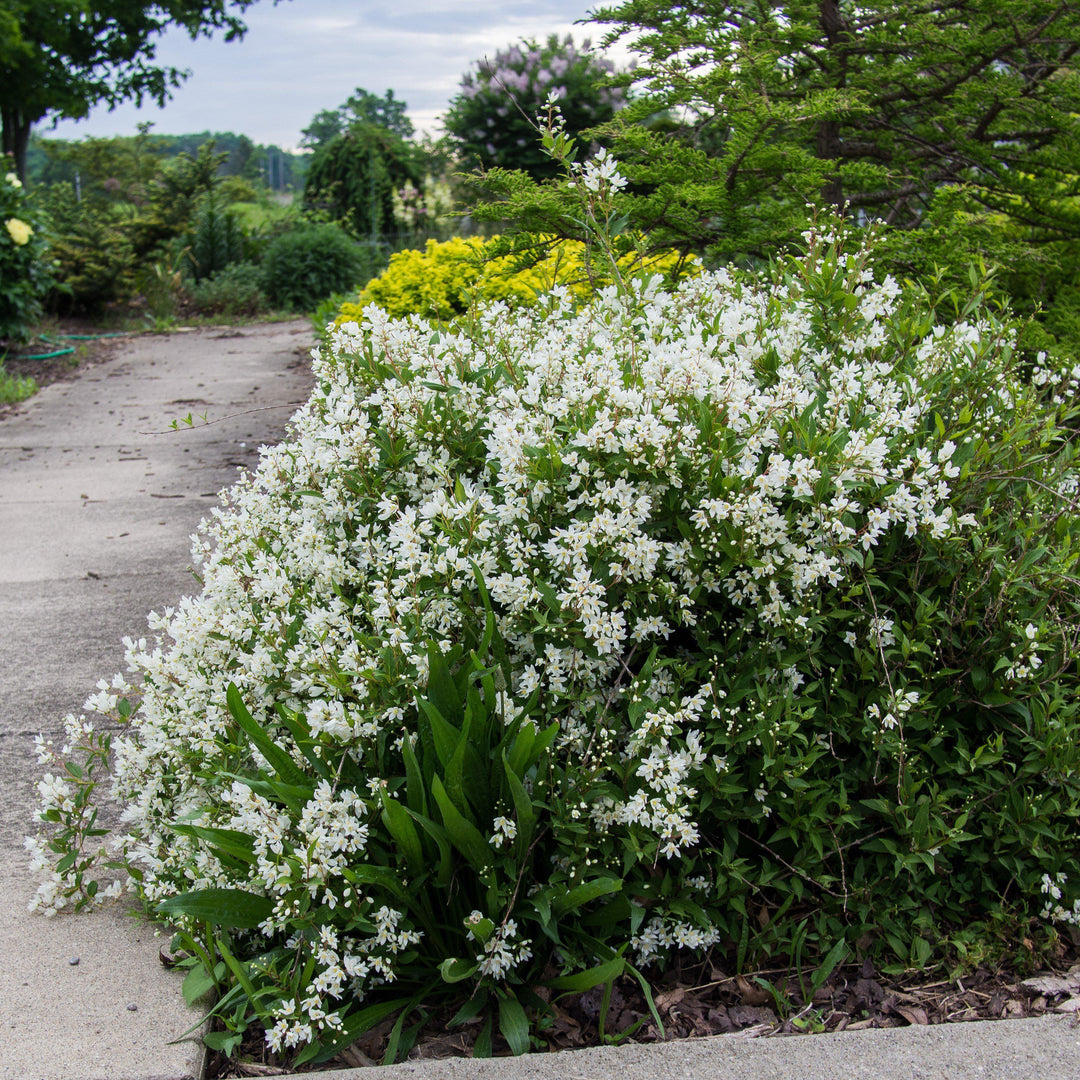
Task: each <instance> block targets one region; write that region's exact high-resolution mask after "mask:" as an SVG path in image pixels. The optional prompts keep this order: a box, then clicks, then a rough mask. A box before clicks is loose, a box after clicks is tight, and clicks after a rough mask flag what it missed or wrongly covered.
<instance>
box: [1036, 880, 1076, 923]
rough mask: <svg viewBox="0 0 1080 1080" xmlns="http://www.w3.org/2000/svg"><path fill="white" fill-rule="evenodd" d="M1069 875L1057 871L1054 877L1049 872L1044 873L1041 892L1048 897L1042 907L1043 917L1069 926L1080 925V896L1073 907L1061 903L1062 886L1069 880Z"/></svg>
mask: <svg viewBox="0 0 1080 1080" xmlns="http://www.w3.org/2000/svg"><path fill="white" fill-rule="evenodd" d="M1068 880H1069V879H1068V875H1067V874H1063V873H1057V874H1055V875H1054V877H1053V878H1051V877H1050V875H1049V874H1043V876H1042V887H1041V890H1040V891H1041V892H1042V893H1043V894H1044V895H1045V896H1047V897H1048V899H1047V901H1046V904H1045V905H1044V906H1043V909H1042V913H1041V914H1042V917H1043V918H1044V919H1049V920H1050V921H1051V922H1059V923H1065V924H1066V925H1069V926H1080V897H1078V898H1077V899H1076V900H1074V901H1073V906H1072V907H1071V908H1067V907H1065V906H1064V905H1063V904H1062V903H1061V897H1062V891H1061V887H1062V886H1063V885H1064V884H1065V882H1066V881H1068Z"/></svg>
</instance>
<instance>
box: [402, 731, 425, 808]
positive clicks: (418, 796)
mask: <svg viewBox="0 0 1080 1080" xmlns="http://www.w3.org/2000/svg"><path fill="white" fill-rule="evenodd" d="M401 756H402V757H403V758H404V759H405V802H406V804H407V805H408V807H409V809H410V810H415V811H416V813H418V814H426V813H427V812H428V807H427V789H426V786H425V784H424V774H423V772H422V771H421V769H420V762H418V761H417V760H416V751H415V750H414V749H413V746H412V742H411V741H410V740H409V737H408V736H407V735H406V736H405V738H404V740H402V743H401Z"/></svg>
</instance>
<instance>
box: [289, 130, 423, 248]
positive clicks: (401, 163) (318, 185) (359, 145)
mask: <svg viewBox="0 0 1080 1080" xmlns="http://www.w3.org/2000/svg"><path fill="white" fill-rule="evenodd" d="M423 182H424V170H423V162H422V161H421V158H420V154H419V152H418V151H417V149H416V148H415V147H413V146H410V145H409V144H408V143H406V142H405V141H404V139H402V138H401V137H400V136H398V135H396V134H394V133H393V132H392V131H389V130H388V129H386V128H384V127H382V126H380V125H379V124H374V123H368V122H366V121H357V122H356V123H354V124H353V125H352V126H351V127H350V128H349V129H348V130H347V131H346V132H345V133H344V134H342V135H338V136H336V137H335V138H333V139H331V140H330V141H329V142H328V143H326V144H325V145H324V146H323V147H322V148H321V149H320V150H318V151H316V153H315V156H314V158H313V159H312V162H311V166H310V168H309V169H308V175H307V183H306V185H305V187H304V201H305V203H306V204H307V205H309V206H318V207H320V208H322V209H323V210H325V211H326V212H328V213H329V214H330V215H331V217H333V218H335V219H336V220H339V221H342V222H344V223H346V224H348V225H349V227H350V228H351V229H352V230H353V231H354V232H355V233H356V234H357V235H358V236H368V235H371V236H378V235H380V234H382V233H394V232H397V231H398V228H399V224H398V222H397V221H396V218H395V211H394V193H395V191H397V190H399V189H401V188H403V187H405V186H413V185H420V186H423Z"/></svg>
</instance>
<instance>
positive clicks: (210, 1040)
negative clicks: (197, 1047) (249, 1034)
mask: <svg viewBox="0 0 1080 1080" xmlns="http://www.w3.org/2000/svg"><path fill="white" fill-rule="evenodd" d="M243 1039H244V1033H243V1032H242V1031H208V1032H207V1033H206V1034H205V1035H204V1036H203V1042H204V1043H205V1044H206V1045H207V1046H208V1047H209V1048H210V1049H211V1050H217V1051H218V1052H219V1053H221V1054H224V1055H225V1056H226V1057H232V1052H233V1051H234V1050H235V1049H236V1048H237V1046H239V1045H240V1043H241V1042H243Z"/></svg>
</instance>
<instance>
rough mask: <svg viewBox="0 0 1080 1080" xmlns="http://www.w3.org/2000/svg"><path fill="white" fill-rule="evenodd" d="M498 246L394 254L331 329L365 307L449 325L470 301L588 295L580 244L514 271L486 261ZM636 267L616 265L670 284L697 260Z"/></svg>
mask: <svg viewBox="0 0 1080 1080" xmlns="http://www.w3.org/2000/svg"><path fill="white" fill-rule="evenodd" d="M497 240H498V237H492V238H491V239H487V240H485V239H483V238H481V237H475V236H474V237H469V238H468V239H465V238H463V237H455V238H454V239H452V240H447V241H445V242H442V243H439V242H438V241H435V240H429V241H428V242H427V247H426V248H425V250H424V251H399V252H398V253H397V254H396V255H392V256H391V257H390V265H389V267H387V269H386V270H385V271H384V273H383V274H381V275H380V276H379V277H377V278H373V279H372V280H371V281H369V282H368V283H367V285H366V286H365V287H364V289H363V291H362V292H361V293H360V295H359V296H358V297H357V298H356V300H353V301H348V302H346V303H344V304H343V305H342V306H341V311H340V312H339V314H338V317H337V319H336V320H335V323H336V324H337V325H340V324H341V323H345V322H355V321H359V319H360V317H361V312H362V311H363V309H364V308H365V307H366V306H367V305H368V304H378V305H379V307H381V308H383V309H384V310H385V311H386V312H387V313H388V314H390V315H392V316H394V317H395V318H401V317H403V316H406V315H422V316H425V317H427V318H435V319H445V320H449V319H453V318H454V317H455V316H458V315H462V314H464V313H465V312H466V311H467V310H468V308H469V304H470V303H471V302H472V301H473V300H503V301H505V302H506V303H508V304H510V305H512V306H515V307H516V306H519V305H524V306H528V305H530V304H534V303H535V302H536V300H537V298H538V297H539V296H541V295H542V294H543V293H545V292H548V291H550V290H551V289H552V288H553V287H554V286H556V285H565V286H566V287H567V288H569V289H570V291H571V292H572V293H573V294H574V295H576V296H578V297H580V298H582V299H584V298H586V297H587V296H588V295H589V293H590V292H591V290H592V287H591V285H590V283H589V280H588V275H587V274H586V272H585V246H584V245H583V244H581V243H579V242H578V241H576V240H564V241H561V242H560V243H558V244H555V245H554V246H553V247H552V248H551V250H550V252H549V253H548V255H547V256H546V257H545V258H544V259H543V260H541V261H540V262H538V263H537V264H536V265H535V266H530V267H527V268H525V269H520V268H518V269H515V266H516V265H517V260H516V259H515V257H514V256H512V255H500V256H493V255H492V254H491V253H492V251H493V250H494V248H495V244H496V241H497ZM634 263H635V256H634V255H633V254H630V255H625V256H623V257H622V258H621V259H620V260H619V265H620V269H622V270H626V271H628V272H630V271H631V270H632V271H633V273H635V274H640V273H652V274H656V273H659V274H662V275H663V276H664V278H665V279H666V280H667V282H668V283H669V284H670V283H671V282H673V281H674V279H676V278H677V277H680V276H685V275H687V274H696V273H698V272H699V271H700V265H699V264H698V263H697V261H696V260H694V259H692V258H691V259H689V260H682V261H681V262H680V257H679V255H678V253H677V252H674V251H665V252H661V253H659V254H656V255H651V256H649V257H647V258H646V259H645V260H644V261H643V262H641V263H640V264H638V265H636V266H635V265H634Z"/></svg>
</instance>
